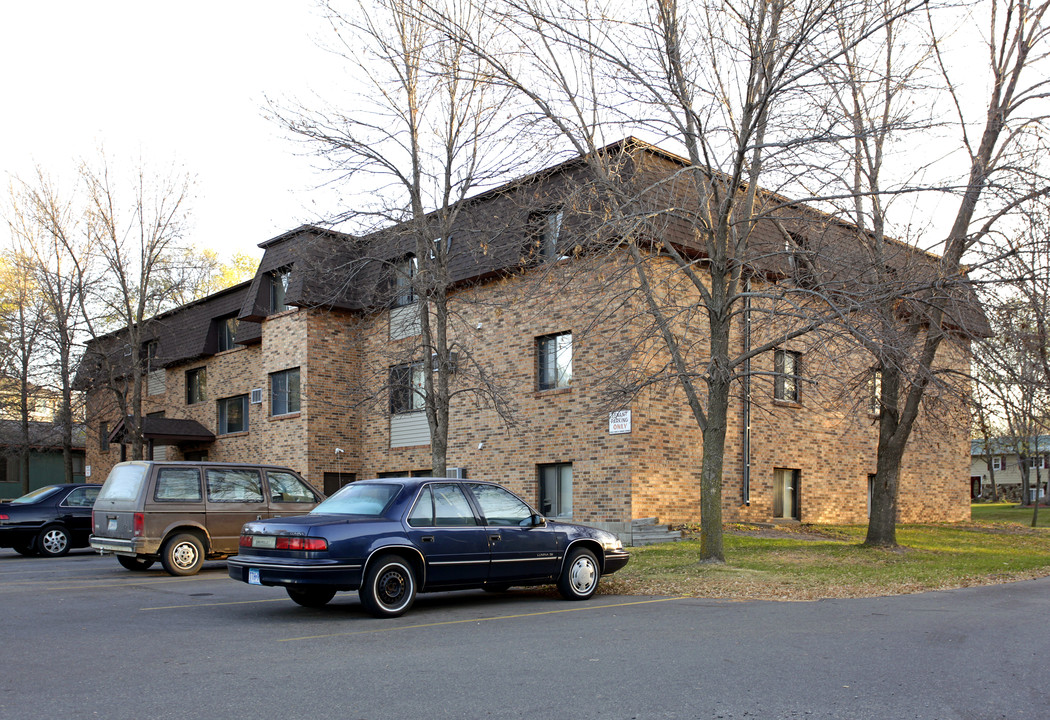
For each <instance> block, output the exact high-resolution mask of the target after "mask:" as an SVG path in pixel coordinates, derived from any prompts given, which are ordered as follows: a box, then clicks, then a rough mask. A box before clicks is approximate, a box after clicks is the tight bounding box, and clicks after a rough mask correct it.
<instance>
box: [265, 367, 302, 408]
mask: <svg viewBox="0 0 1050 720" xmlns="http://www.w3.org/2000/svg"><path fill="white" fill-rule="evenodd" d="M299 407H300V405H299V368H292V369H290V370H281V371H280V372H275V373H270V415H288V414H289V413H297V412H299Z"/></svg>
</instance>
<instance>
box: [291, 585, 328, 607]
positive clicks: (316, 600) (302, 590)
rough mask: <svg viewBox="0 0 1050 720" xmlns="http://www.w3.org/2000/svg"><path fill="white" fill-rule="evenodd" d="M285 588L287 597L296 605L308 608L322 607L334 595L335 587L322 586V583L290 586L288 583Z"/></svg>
mask: <svg viewBox="0 0 1050 720" xmlns="http://www.w3.org/2000/svg"><path fill="white" fill-rule="evenodd" d="M285 590H287V591H288V597H290V598H291V599H292V601H293V602H295V604H296V605H302V606H303V607H308V608H319V607H324V606H325V605H327V604H328V603H329V601H330V600H331V599H332V598H334V597H335V588H330V587H324V586H323V585H322V586H316V587H311V586H308V587H292V586H291V585H289V586H287V587H285Z"/></svg>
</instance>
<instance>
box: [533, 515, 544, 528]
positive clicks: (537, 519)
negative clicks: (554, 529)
mask: <svg viewBox="0 0 1050 720" xmlns="http://www.w3.org/2000/svg"><path fill="white" fill-rule="evenodd" d="M531 520H532V526H533V527H546V526H547V518H545V517H543V516H542V515H540V514H539V513H536V514H535V515H533V516H532V518H531Z"/></svg>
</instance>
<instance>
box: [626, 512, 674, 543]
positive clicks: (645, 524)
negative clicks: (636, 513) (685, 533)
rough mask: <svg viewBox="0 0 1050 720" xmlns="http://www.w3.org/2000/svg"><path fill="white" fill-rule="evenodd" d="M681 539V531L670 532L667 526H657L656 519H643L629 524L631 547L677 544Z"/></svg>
mask: <svg viewBox="0 0 1050 720" xmlns="http://www.w3.org/2000/svg"><path fill="white" fill-rule="evenodd" d="M681 539H682V531H681V530H671V529H670V528H669V527H668V526H667V525H657V524H656V518H644V519H643V520H642V521H641V522H639V521H638V520H634V521H632V522H631V545H634V546H635V547H637V546H640V545H655V544H657V543H665V542H677V541H678V540H681Z"/></svg>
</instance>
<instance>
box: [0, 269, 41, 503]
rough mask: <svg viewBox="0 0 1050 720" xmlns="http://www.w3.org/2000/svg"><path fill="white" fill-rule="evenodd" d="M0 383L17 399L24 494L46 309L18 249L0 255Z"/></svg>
mask: <svg viewBox="0 0 1050 720" xmlns="http://www.w3.org/2000/svg"><path fill="white" fill-rule="evenodd" d="M0 289H2V299H0V333H2V336H0V342H2V343H3V345H4V348H5V350H4V352H3V353H2V355H0V362H2V365H0V383H2V384H3V390H4V394H5V395H6V396H7V397H13V399H14V403H13V405H14V407H13V408H9V409H10V410H13V414H15V415H16V416H17V418H18V423H19V428H20V439H21V442H20V443H19V446H18V464H19V468H20V475H21V479H22V490H23V492H29V451H30V448H31V447H32V444H31V440H30V425H29V423H30V416H31V414H32V409H33V403H34V398H35V396H36V391H37V385H36V382H35V380H36V378H37V373H38V371H39V363H40V361H41V354H42V353H41V343H40V334H41V328H42V326H43V323H44V322H45V317H46V316H45V308H44V304H43V303H42V302H41V301H40V297H39V295H38V293H37V288H36V285H35V278H34V274H33V269H32V261H31V259H30V258H29V257H27V256H26V255H25V254H24V253H22V252H19V251H18V250H8V251H7V252H5V253H4V254H3V255H0Z"/></svg>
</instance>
